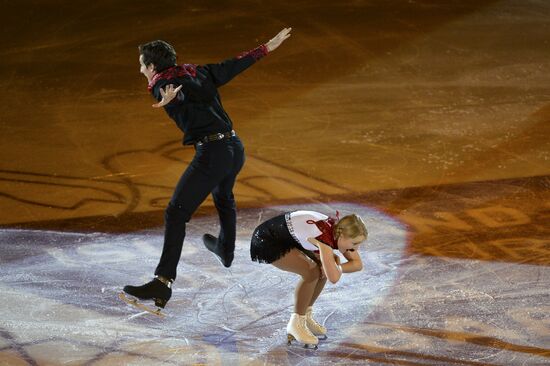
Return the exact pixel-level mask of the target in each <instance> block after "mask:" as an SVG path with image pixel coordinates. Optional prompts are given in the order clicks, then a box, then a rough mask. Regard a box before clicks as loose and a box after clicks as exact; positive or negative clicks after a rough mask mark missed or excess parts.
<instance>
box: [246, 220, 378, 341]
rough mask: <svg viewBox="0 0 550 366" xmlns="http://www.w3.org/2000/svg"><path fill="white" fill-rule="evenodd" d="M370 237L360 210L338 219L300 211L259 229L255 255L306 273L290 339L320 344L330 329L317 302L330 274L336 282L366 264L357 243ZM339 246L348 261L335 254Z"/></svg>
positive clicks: (302, 274)
mask: <svg viewBox="0 0 550 366" xmlns="http://www.w3.org/2000/svg"><path fill="white" fill-rule="evenodd" d="M366 239H367V228H366V227H365V223H364V222H363V220H362V219H361V218H360V217H359V216H357V215H355V214H352V215H348V216H344V217H343V218H342V219H340V220H338V213H336V218H332V217H328V216H326V215H323V214H322V213H319V212H315V211H294V212H288V213H285V214H282V215H279V216H276V217H274V218H272V219H270V220H268V221H266V222H264V223H262V224H261V225H260V226H258V227H257V228H256V229H255V230H254V233H253V235H252V241H251V246H250V256H251V258H252V260H253V261H257V262H260V263H270V264H272V265H274V266H275V267H277V268H279V269H281V270H283V271H286V272H292V273H296V274H298V275H299V276H300V277H301V279H300V281H299V282H298V286H297V287H296V291H295V294H294V300H295V301H294V313H293V314H292V316H291V317H290V321H289V322H288V325H287V328H286V329H287V334H288V342H289V344H290V342H291V341H292V340H293V339H296V340H298V341H299V342H301V343H304V344H305V345H306V346H307V345H314V346H315V347H316V345H317V343H318V342H319V340H318V338H317V337H316V335H318V336H325V335H326V332H327V330H326V328H325V327H323V326H322V325H321V324H319V323H318V322H317V321H315V320H314V319H313V316H312V307H313V304H314V303H315V300H317V298H318V297H319V294H320V293H321V291H323V287H324V286H325V283H326V281H327V279H328V280H329V281H330V282H332V283H336V282H338V280H339V279H340V277H341V276H342V273H350V272H357V271H360V270H362V269H363V263H362V262H361V257H359V254H358V253H357V251H356V248H357V246H358V245H359V244H361V243H362V242H363V241H365V240H366ZM336 249H337V250H339V251H340V253H342V255H343V256H344V257H345V258H346V260H347V262H346V263H343V264H341V263H340V259H339V257H338V255H336V254H334V253H333V250H336Z"/></svg>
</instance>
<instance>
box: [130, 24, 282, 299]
mask: <svg viewBox="0 0 550 366" xmlns="http://www.w3.org/2000/svg"><path fill="white" fill-rule="evenodd" d="M290 31H291V28H285V29H283V30H282V31H281V32H279V34H277V35H276V36H275V37H273V38H272V39H271V40H270V41H269V42H267V43H266V44H263V45H261V46H258V47H256V48H255V49H253V50H251V51H248V52H244V53H242V54H240V55H239V56H237V57H235V58H232V59H229V60H226V61H223V62H221V63H218V64H207V65H203V66H199V65H193V64H183V65H176V52H175V50H174V48H173V47H172V46H171V45H169V44H168V43H166V42H164V41H160V40H159V41H153V42H149V43H146V44H143V45H141V46H139V54H140V55H139V63H140V64H141V69H140V72H141V73H142V74H143V75H145V77H146V78H147V81H148V83H149V85H148V89H149V91H150V92H151V93H152V94H153V96H154V97H155V98H156V99H157V101H158V103H156V104H154V105H153V107H156V108H159V107H164V110H165V111H166V113H167V114H168V116H170V118H172V119H173V120H174V121H175V122H176V124H177V126H178V127H179V128H180V129H181V130H182V131H183V133H184V138H183V143H184V144H185V145H191V144H193V145H195V151H196V152H195V156H194V158H193V160H192V161H191V163H190V164H189V166H188V167H187V169H186V170H185V171H184V172H183V175H182V176H181V178H180V180H179V182H178V184H177V185H176V188H175V190H174V194H173V195H172V198H171V200H170V203H169V204H168V207H167V208H166V210H165V214H164V219H165V231H164V246H163V249H162V255H161V257H160V261H159V264H158V266H157V268H156V270H155V278H154V279H153V280H152V281H150V282H148V283H146V284H144V285H142V286H125V287H124V292H126V293H127V294H130V295H132V296H135V297H137V298H139V299H141V300H154V301H155V305H156V306H158V307H161V308H164V307H165V306H166V303H167V302H168V300H169V299H170V297H171V295H172V289H171V287H172V282H173V281H174V280H175V279H176V268H177V265H178V262H179V259H180V256H181V249H182V246H183V240H184V238H185V224H186V223H187V222H188V221H189V220H190V219H191V215H192V214H193V213H194V212H195V210H196V209H197V208H198V207H199V205H200V204H201V203H202V202H203V201H204V200H205V199H206V197H207V196H208V195H209V194H210V193H212V196H213V198H214V204H215V206H216V209H217V211H218V215H219V218H220V226H221V227H220V232H219V235H218V237H217V238H216V237H215V236H213V235H210V234H205V235H204V236H203V243H204V245H205V246H206V248H207V249H208V250H210V251H211V252H213V253H214V254H216V255H217V256H218V257H219V259H220V261H221V262H222V263H223V265H224V266H225V267H229V266H231V262H232V261H233V253H234V250H235V236H236V206H235V199H234V197H233V186H234V184H235V179H236V177H237V174H238V173H239V171H240V170H241V168H242V166H243V164H244V149H243V145H242V143H241V141H240V140H239V138H238V137H237V135H236V134H235V131H234V130H233V123H232V122H231V119H230V118H229V116H228V115H227V113H226V112H225V110H224V108H223V106H222V104H221V100H220V95H219V94H218V88H219V87H220V86H222V85H224V84H225V83H227V82H229V81H230V80H231V79H233V78H234V77H235V76H236V75H238V74H239V73H241V72H242V71H244V70H246V69H247V68H248V67H250V66H251V65H252V64H254V63H255V62H256V61H257V60H259V59H260V58H262V57H263V56H265V55H267V53H268V52H272V51H273V50H275V49H276V48H277V47H279V46H280V45H281V43H283V42H284V41H285V40H286V39H287V38H288V37H290Z"/></svg>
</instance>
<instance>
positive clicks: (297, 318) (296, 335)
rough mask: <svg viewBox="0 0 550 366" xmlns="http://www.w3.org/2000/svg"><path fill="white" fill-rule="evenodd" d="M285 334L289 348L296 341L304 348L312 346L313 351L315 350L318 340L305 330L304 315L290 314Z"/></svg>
mask: <svg viewBox="0 0 550 366" xmlns="http://www.w3.org/2000/svg"><path fill="white" fill-rule="evenodd" d="M286 333H287V340H288V345H289V346H290V344H291V343H292V341H293V340H297V341H298V342H300V343H303V344H304V348H308V346H313V348H314V349H317V343H319V339H317V337H315V336H314V335H313V333H311V331H310V330H309V329H308V328H307V326H306V316H305V315H298V314H296V313H294V314H292V316H291V317H290V321H289V322H288V324H287V326H286Z"/></svg>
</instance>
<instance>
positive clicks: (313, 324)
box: [306, 306, 327, 339]
mask: <svg viewBox="0 0 550 366" xmlns="http://www.w3.org/2000/svg"><path fill="white" fill-rule="evenodd" d="M306 326H307V328H308V329H309V330H310V331H311V333H313V334H314V335H316V336H317V337H319V338H320V339H327V328H325V327H323V326H322V325H321V324H319V323H318V322H317V320H315V319H313V308H312V307H311V306H310V307H308V308H307V310H306Z"/></svg>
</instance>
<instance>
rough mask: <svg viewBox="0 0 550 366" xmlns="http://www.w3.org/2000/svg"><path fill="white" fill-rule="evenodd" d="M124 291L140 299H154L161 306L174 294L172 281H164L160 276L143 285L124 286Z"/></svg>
mask: <svg viewBox="0 0 550 366" xmlns="http://www.w3.org/2000/svg"><path fill="white" fill-rule="evenodd" d="M123 291H124V292H126V293H127V294H128V295H132V296H134V297H137V298H138V299H140V300H154V301H155V305H156V306H158V307H159V308H164V307H165V306H166V303H167V302H168V300H170V297H171V296H172V289H171V282H170V281H166V283H164V282H163V281H161V280H159V279H158V278H153V280H152V281H151V282H148V283H146V284H145V285H142V286H124V289H123Z"/></svg>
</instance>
